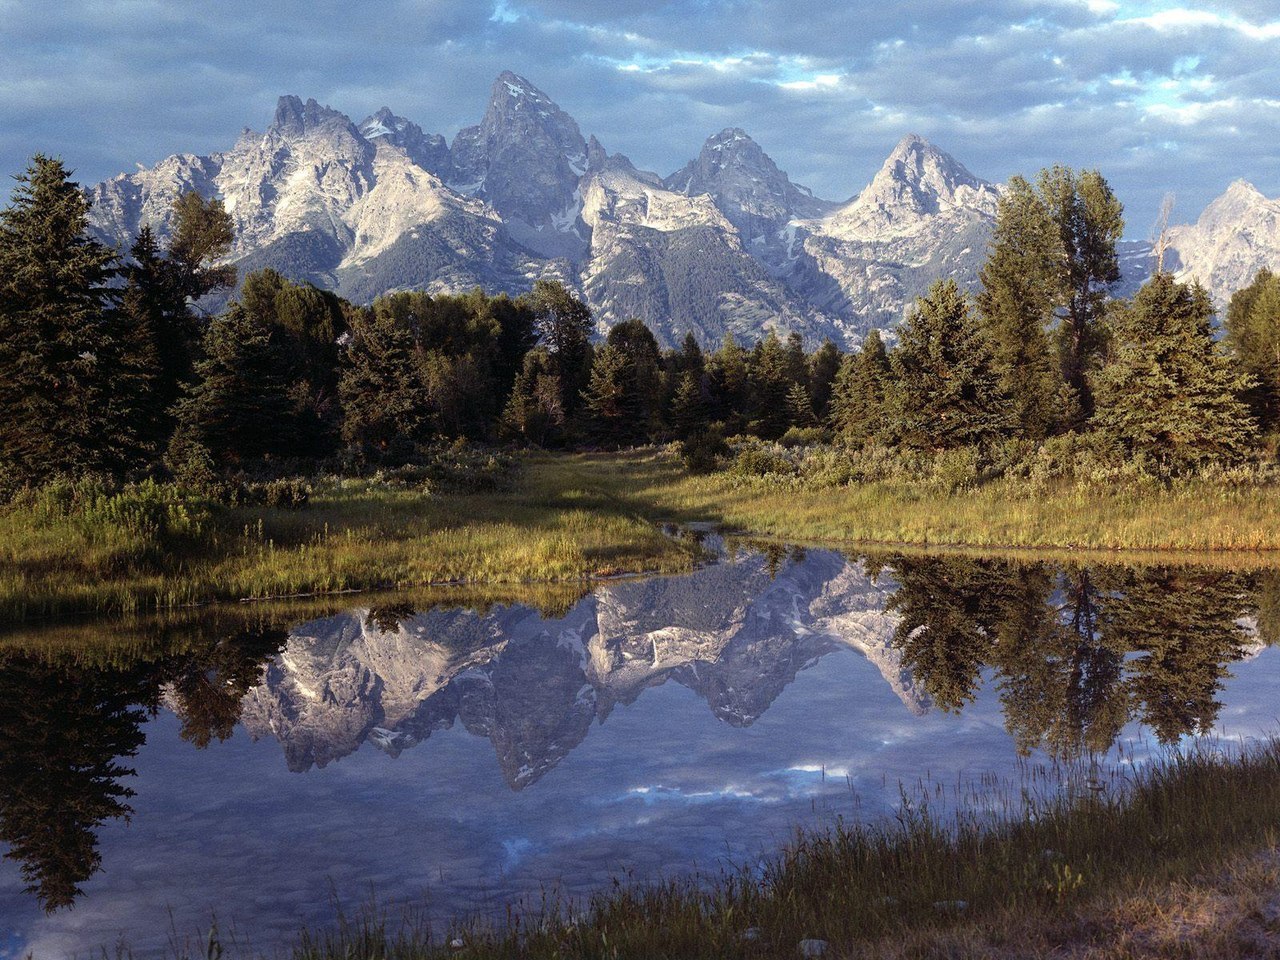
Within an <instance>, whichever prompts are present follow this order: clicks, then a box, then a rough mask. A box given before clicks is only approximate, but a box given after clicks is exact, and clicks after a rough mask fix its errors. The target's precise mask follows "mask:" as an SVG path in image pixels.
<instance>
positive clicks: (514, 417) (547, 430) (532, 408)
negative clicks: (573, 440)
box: [502, 347, 565, 446]
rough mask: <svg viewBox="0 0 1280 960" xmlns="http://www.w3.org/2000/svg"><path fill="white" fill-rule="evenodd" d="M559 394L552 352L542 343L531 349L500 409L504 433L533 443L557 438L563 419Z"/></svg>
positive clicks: (543, 443)
mask: <svg viewBox="0 0 1280 960" xmlns="http://www.w3.org/2000/svg"><path fill="white" fill-rule="evenodd" d="M562 394H563V389H562V387H561V384H560V378H559V375H558V374H557V373H556V365H555V363H554V361H553V360H552V358H551V355H550V354H548V353H547V351H546V350H545V349H543V348H542V347H537V348H535V349H533V350H530V351H529V352H528V353H527V354H525V358H524V368H523V369H522V370H521V371H520V374H519V376H517V377H516V382H515V385H514V386H513V387H512V388H511V397H510V398H509V399H508V401H507V406H506V409H505V410H504V411H503V413H502V432H503V434H504V435H505V436H507V437H510V438H511V439H513V440H521V441H523V442H525V443H532V444H534V445H536V446H545V445H547V444H548V443H550V442H552V441H554V440H556V439H557V437H558V434H559V433H560V431H561V430H562V429H563V427H564V423H565V413H564V407H563V406H561V404H560V397H561V396H562Z"/></svg>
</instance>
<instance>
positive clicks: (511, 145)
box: [453, 70, 587, 198]
mask: <svg viewBox="0 0 1280 960" xmlns="http://www.w3.org/2000/svg"><path fill="white" fill-rule="evenodd" d="M453 162H454V166H455V168H456V170H457V176H458V177H459V179H460V180H461V181H470V183H465V182H464V183H463V184H462V185H463V186H471V187H472V189H473V190H475V191H477V192H482V193H483V194H485V195H486V196H490V197H492V196H494V195H495V194H496V195H497V196H498V197H503V198H505V195H506V193H507V192H508V191H509V188H510V186H511V185H510V184H508V183H506V182H504V181H502V179H501V178H502V176H503V175H505V174H507V173H510V172H512V168H513V167H514V166H516V165H518V164H523V165H527V166H528V167H529V170H530V173H535V174H536V173H547V174H555V176H554V177H553V179H556V180H569V179H572V180H573V181H575V183H576V180H577V178H578V177H580V176H581V175H582V174H583V173H584V172H585V170H586V165H587V143H586V141H585V140H583V138H582V133H581V131H580V130H579V129H578V124H577V122H576V121H575V120H574V119H573V117H571V116H569V115H568V114H567V113H565V112H564V111H563V110H561V109H560V107H559V106H558V105H557V104H556V103H555V102H554V101H553V100H552V99H551V98H550V97H548V96H547V95H546V94H545V93H543V92H542V91H541V90H539V89H538V88H537V87H535V86H534V85H533V84H532V83H530V82H529V81H528V80H526V79H525V78H524V77H521V76H519V75H518V74H515V73H512V72H511V71H509V70H508V71H504V72H503V73H501V74H499V76H498V79H496V80H495V81H494V82H493V87H492V89H491V91H490V94H489V105H488V107H487V108H486V110H485V114H484V119H483V120H481V121H480V123H479V124H478V125H477V126H474V127H467V128H466V129H465V130H461V131H459V133H458V135H457V136H456V137H455V138H454V141H453ZM538 168H541V169H538ZM530 186H531V187H532V188H533V189H534V190H537V189H538V187H539V186H540V184H536V183H535V184H530Z"/></svg>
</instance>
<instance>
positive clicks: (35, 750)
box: [0, 654, 160, 911]
mask: <svg viewBox="0 0 1280 960" xmlns="http://www.w3.org/2000/svg"><path fill="white" fill-rule="evenodd" d="M157 680H158V678H157V677H156V675H155V673H154V671H153V670H152V669H150V668H149V667H148V666H145V665H142V666H133V667H127V668H123V669H113V668H92V667H79V666H74V665H67V664H56V665H50V664H48V663H46V662H44V661H42V660H41V659H40V658H39V657H37V656H30V655H23V654H17V655H10V656H6V657H5V658H4V659H3V660H2V661H0V839H3V840H4V841H5V842H6V843H7V844H8V845H9V852H8V853H7V854H5V856H6V857H8V858H10V859H13V860H17V861H19V862H20V863H21V864H22V878H23V880H24V881H26V884H27V891H28V892H29V893H34V894H35V895H36V896H37V897H38V898H39V900H40V902H41V904H42V905H43V906H44V907H45V909H46V910H50V911H52V910H56V909H57V908H59V907H65V906H69V905H70V904H71V903H72V901H73V900H74V899H75V898H76V896H77V895H78V894H79V893H80V887H79V885H80V884H81V883H83V882H84V881H85V880H87V879H88V878H89V877H90V876H91V875H92V874H93V873H94V872H95V871H97V869H98V868H99V866H100V864H101V861H102V858H101V856H100V855H99V853H98V850H97V846H98V837H97V828H98V827H100V826H101V825H102V824H104V823H106V822H107V821H108V820H112V819H115V818H117V817H127V816H128V815H129V813H130V809H129V806H128V804H127V801H128V799H129V798H130V797H132V796H133V790H131V789H130V788H129V787H127V786H125V785H124V784H123V783H121V780H122V779H123V778H124V777H128V776H132V775H133V770H131V769H130V768H128V767H126V766H124V765H122V764H121V763H120V762H119V761H120V760H121V759H122V758H125V757H132V756H134V755H135V754H136V753H137V750H138V747H140V746H141V745H142V743H143V740H144V737H143V734H142V730H141V729H140V727H141V724H142V722H143V720H144V719H145V718H146V717H147V715H148V713H149V712H151V711H154V709H155V707H156V704H157V702H158V698H159V691H160V685H159V683H158V682H157Z"/></svg>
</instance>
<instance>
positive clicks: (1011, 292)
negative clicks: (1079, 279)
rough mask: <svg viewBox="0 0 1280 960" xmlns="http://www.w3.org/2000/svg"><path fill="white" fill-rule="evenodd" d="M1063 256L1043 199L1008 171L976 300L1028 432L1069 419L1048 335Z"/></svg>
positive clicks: (1035, 434) (1041, 432) (1048, 429)
mask: <svg viewBox="0 0 1280 960" xmlns="http://www.w3.org/2000/svg"><path fill="white" fill-rule="evenodd" d="M1063 257H1064V252H1063V246H1062V237H1061V234H1060V232H1059V230H1058V227H1057V224H1056V223H1055V222H1054V218H1053V214H1052V212H1051V210H1050V209H1049V205H1048V203H1047V202H1046V201H1045V199H1044V198H1043V197H1042V196H1041V195H1040V194H1039V193H1037V192H1036V191H1035V190H1034V189H1033V188H1032V187H1031V185H1030V184H1029V183H1027V181H1026V180H1024V179H1022V178H1021V177H1014V178H1013V179H1012V180H1011V181H1010V183H1009V189H1008V191H1007V192H1006V193H1005V194H1004V196H1002V197H1001V198H1000V202H999V208H998V212H997V215H996V227H995V235H994V237H993V238H992V243H991V254H990V256H989V257H988V258H987V261H986V263H985V264H984V265H983V267H982V272H981V281H982V288H981V290H980V291H979V293H978V296H977V307H978V313H979V315H980V317H981V318H982V322H983V324H984V326H985V328H986V331H987V334H988V336H989V338H990V341H991V345H992V349H993V351H994V353H995V358H996V363H997V367H998V369H999V372H1000V376H1001V379H1002V381H1003V384H1004V389H1005V391H1006V392H1007V393H1008V394H1009V396H1010V399H1011V400H1012V401H1013V410H1014V415H1015V416H1016V417H1017V420H1018V423H1019V425H1020V427H1021V432H1022V433H1023V434H1024V435H1026V436H1028V437H1032V438H1033V439H1042V438H1044V437H1046V436H1048V435H1049V434H1050V433H1052V432H1054V431H1055V430H1056V429H1057V428H1058V427H1060V426H1061V425H1063V424H1068V423H1071V422H1073V421H1075V420H1076V419H1077V417H1076V416H1075V415H1074V411H1073V409H1072V403H1073V398H1072V396H1071V394H1070V392H1069V391H1068V390H1067V388H1066V383H1065V381H1064V380H1063V377H1062V371H1061V367H1060V364H1059V360H1058V356H1057V353H1056V351H1055V350H1054V347H1053V344H1052V343H1051V341H1050V336H1049V332H1050V327H1051V326H1052V325H1053V323H1054V311H1055V309H1056V308H1057V305H1058V301H1059V297H1060V294H1061V291H1062V283H1061V277H1060V276H1059V265H1060V263H1061V261H1062V259H1063Z"/></svg>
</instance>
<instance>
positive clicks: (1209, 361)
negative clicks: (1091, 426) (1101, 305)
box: [1096, 273, 1256, 473]
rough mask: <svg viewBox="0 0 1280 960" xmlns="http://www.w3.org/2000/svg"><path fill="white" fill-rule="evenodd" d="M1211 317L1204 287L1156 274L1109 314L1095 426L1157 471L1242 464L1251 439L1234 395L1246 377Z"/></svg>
mask: <svg viewBox="0 0 1280 960" xmlns="http://www.w3.org/2000/svg"><path fill="white" fill-rule="evenodd" d="M1212 318H1213V305H1212V304H1211V303H1210V301H1209V295H1208V294H1207V293H1206V292H1205V291H1204V289H1203V288H1201V287H1199V286H1198V285H1194V286H1189V285H1186V284H1181V283H1178V282H1176V281H1175V280H1174V279H1173V277H1172V275H1170V274H1168V273H1161V274H1157V275H1156V276H1154V277H1152V278H1151V280H1149V281H1148V282H1147V283H1146V284H1145V285H1144V286H1143V288H1142V289H1141V290H1140V291H1139V292H1138V295H1137V297H1135V299H1134V301H1133V304H1132V306H1130V307H1129V308H1127V309H1125V310H1123V311H1120V312H1119V314H1118V316H1117V317H1116V319H1115V322H1114V330H1115V342H1114V344H1113V346H1112V351H1111V359H1110V362H1109V363H1108V364H1107V366H1106V368H1105V369H1104V370H1103V372H1102V374H1101V375H1100V377H1099V378H1098V413H1097V417H1096V420H1097V425H1098V429H1099V430H1101V431H1103V432H1104V433H1106V434H1107V435H1109V436H1111V437H1114V438H1115V439H1116V440H1117V441H1119V442H1120V443H1122V444H1123V445H1124V447H1125V449H1126V450H1128V451H1129V453H1130V454H1131V455H1132V456H1134V457H1137V458H1140V459H1141V460H1142V461H1144V462H1146V463H1149V464H1151V465H1152V466H1153V469H1154V470H1156V471H1159V472H1163V473H1179V472H1185V471H1188V470H1193V469H1196V468H1199V467H1203V466H1205V465H1207V464H1219V465H1226V466H1229V465H1232V464H1236V463H1240V462H1241V461H1243V460H1244V459H1245V458H1246V457H1247V456H1248V454H1249V451H1250V448H1251V445H1252V443H1253V442H1254V436H1255V430H1256V426H1255V422H1254V420H1253V418H1252V417H1251V416H1250V415H1249V412H1248V409H1247V408H1246V407H1245V405H1244V404H1243V403H1242V402H1241V401H1240V400H1239V399H1238V397H1239V395H1240V394H1241V393H1242V392H1243V391H1244V390H1245V389H1246V388H1247V387H1248V385H1249V379H1248V377H1247V376H1246V375H1244V374H1242V373H1241V372H1240V371H1239V370H1238V369H1236V367H1235V365H1234V364H1233V363H1232V362H1231V360H1230V359H1229V358H1228V357H1226V356H1225V355H1224V354H1223V353H1222V352H1221V351H1220V350H1219V347H1218V345H1217V343H1216V342H1215V340H1214V337H1213V329H1212V325H1211V324H1212Z"/></svg>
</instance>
